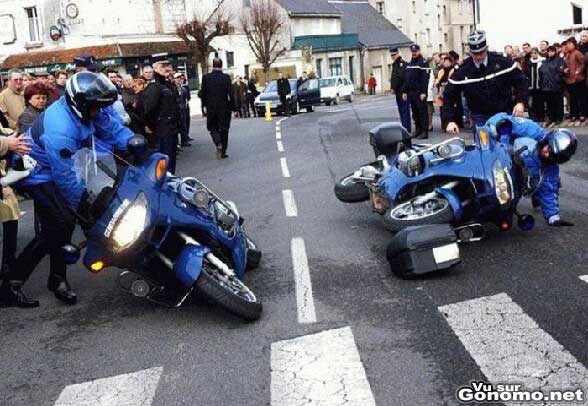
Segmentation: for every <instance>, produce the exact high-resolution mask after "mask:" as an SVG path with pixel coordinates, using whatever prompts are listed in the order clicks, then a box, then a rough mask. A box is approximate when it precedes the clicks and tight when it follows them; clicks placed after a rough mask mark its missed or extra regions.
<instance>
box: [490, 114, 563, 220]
mask: <svg viewBox="0 0 588 406" xmlns="http://www.w3.org/2000/svg"><path fill="white" fill-rule="evenodd" d="M502 119H507V120H510V121H511V122H512V125H513V131H512V134H511V135H510V137H506V138H503V139H502V140H501V141H502V142H503V143H509V142H511V141H514V144H513V149H514V150H515V151H518V150H520V149H521V148H523V147H527V150H526V151H525V152H523V153H522V158H523V162H524V163H525V167H526V169H527V170H528V172H529V175H530V176H531V179H532V180H531V182H532V183H534V184H538V186H537V188H536V189H535V192H534V194H533V195H534V196H535V197H536V198H537V199H538V200H539V203H540V204H541V211H542V213H543V217H544V218H545V220H546V221H547V222H553V221H554V220H559V165H557V164H553V165H545V164H543V163H542V162H541V158H540V157H539V151H538V149H537V143H538V142H539V141H541V140H542V139H543V138H544V137H545V132H544V131H543V128H541V127H540V126H539V125H538V124H537V123H535V122H534V121H532V120H529V119H526V118H521V117H514V116H512V115H509V114H506V113H499V114H496V115H495V116H492V117H490V119H489V120H488V122H487V123H486V125H496V124H497V123H498V122H499V121H500V120H502Z"/></svg>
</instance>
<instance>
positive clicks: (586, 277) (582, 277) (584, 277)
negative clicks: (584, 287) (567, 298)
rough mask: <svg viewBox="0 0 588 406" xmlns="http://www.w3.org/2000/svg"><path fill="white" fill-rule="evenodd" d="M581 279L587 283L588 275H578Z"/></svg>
mask: <svg viewBox="0 0 588 406" xmlns="http://www.w3.org/2000/svg"><path fill="white" fill-rule="evenodd" d="M579 278H580V279H581V280H583V281H584V282H586V283H588V275H582V276H580V277H579Z"/></svg>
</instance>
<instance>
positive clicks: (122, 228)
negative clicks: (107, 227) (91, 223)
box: [112, 193, 149, 251]
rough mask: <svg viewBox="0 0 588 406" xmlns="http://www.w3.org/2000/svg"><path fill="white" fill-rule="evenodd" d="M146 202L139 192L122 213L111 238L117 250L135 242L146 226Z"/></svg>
mask: <svg viewBox="0 0 588 406" xmlns="http://www.w3.org/2000/svg"><path fill="white" fill-rule="evenodd" d="M148 211H149V210H148V204H147V199H146V198H145V195H144V194H143V193H141V194H140V195H139V196H138V197H137V199H136V200H135V201H134V202H133V204H131V205H130V206H129V208H128V209H127V210H126V211H125V212H124V213H123V214H122V216H121V217H120V220H118V222H117V223H116V225H115V227H114V231H113V232H112V240H113V241H114V244H115V249H116V250H117V251H121V250H124V249H126V248H128V247H130V246H131V245H133V244H134V243H135V241H137V240H138V239H139V237H140V236H141V234H142V233H143V231H144V230H145V228H146V226H147V214H148Z"/></svg>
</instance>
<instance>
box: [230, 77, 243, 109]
mask: <svg viewBox="0 0 588 406" xmlns="http://www.w3.org/2000/svg"><path fill="white" fill-rule="evenodd" d="M244 98H245V95H244V94H243V89H242V88H241V84H240V83H239V76H237V77H236V78H235V81H234V82H233V99H234V100H235V116H236V117H239V118H243V99H244Z"/></svg>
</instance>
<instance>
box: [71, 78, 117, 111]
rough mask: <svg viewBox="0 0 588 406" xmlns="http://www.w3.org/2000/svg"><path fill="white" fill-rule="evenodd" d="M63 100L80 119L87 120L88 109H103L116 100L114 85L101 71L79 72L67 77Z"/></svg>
mask: <svg viewBox="0 0 588 406" xmlns="http://www.w3.org/2000/svg"><path fill="white" fill-rule="evenodd" d="M65 90H66V91H65V100H66V101H67V104H68V105H69V107H70V108H71V109H72V110H73V111H74V113H76V115H77V116H78V117H79V118H80V119H81V120H82V121H89V120H90V119H91V117H90V111H91V110H95V109H103V108H104V107H107V106H110V105H111V104H112V103H114V102H115V101H117V100H118V92H117V90H116V87H115V86H114V85H113V84H112V82H110V80H108V78H107V77H106V76H104V75H103V74H101V73H93V72H87V71H84V72H79V73H76V74H75V75H73V76H72V77H71V78H69V79H68V81H67V84H66V86H65Z"/></svg>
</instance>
